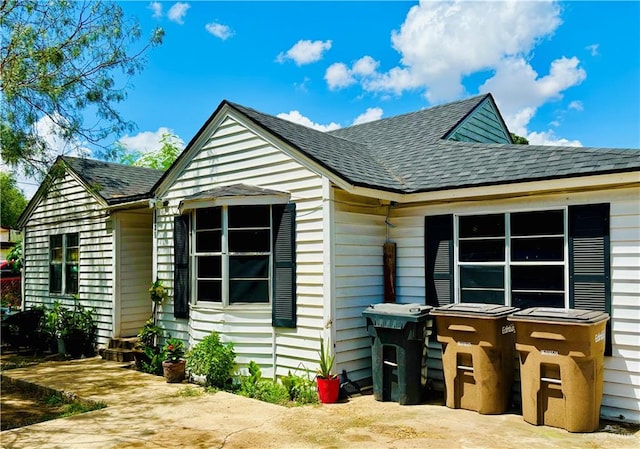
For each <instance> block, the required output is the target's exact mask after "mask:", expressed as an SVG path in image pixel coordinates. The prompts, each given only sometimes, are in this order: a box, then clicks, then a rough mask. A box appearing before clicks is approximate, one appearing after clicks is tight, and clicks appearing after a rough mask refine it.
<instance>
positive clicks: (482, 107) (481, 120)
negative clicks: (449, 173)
mask: <svg viewBox="0 0 640 449" xmlns="http://www.w3.org/2000/svg"><path fill="white" fill-rule="evenodd" d="M444 139H445V140H457V141H461V142H483V143H506V144H510V143H513V140H512V139H511V133H510V132H509V129H508V128H507V125H506V124H505V123H504V120H503V118H502V115H501V114H500V111H499V110H498V107H497V106H496V104H495V102H494V101H493V97H492V96H491V95H487V96H486V97H485V99H484V100H483V101H482V102H481V103H480V104H478V105H477V106H476V107H475V108H474V109H473V111H472V112H471V113H469V114H468V115H467V117H465V118H464V119H462V120H461V121H460V122H459V123H458V125H456V126H455V127H454V128H453V129H452V130H450V131H449V132H447V134H446V135H445V136H444Z"/></svg>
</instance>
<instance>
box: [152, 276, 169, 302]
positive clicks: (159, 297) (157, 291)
mask: <svg viewBox="0 0 640 449" xmlns="http://www.w3.org/2000/svg"><path fill="white" fill-rule="evenodd" d="M149 297H150V298H151V301H153V303H154V304H156V305H157V304H160V303H161V302H162V301H163V300H164V299H165V298H166V297H167V289H166V288H165V287H164V285H163V284H162V281H161V280H160V279H156V280H155V281H154V282H153V283H152V284H151V287H149Z"/></svg>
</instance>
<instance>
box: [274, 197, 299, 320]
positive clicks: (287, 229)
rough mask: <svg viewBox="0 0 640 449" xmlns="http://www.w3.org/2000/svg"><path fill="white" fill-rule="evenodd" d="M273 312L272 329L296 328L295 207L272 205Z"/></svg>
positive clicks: (291, 204) (292, 204) (290, 204)
mask: <svg viewBox="0 0 640 449" xmlns="http://www.w3.org/2000/svg"><path fill="white" fill-rule="evenodd" d="M272 210H273V246H274V248H273V280H274V282H273V310H272V317H271V322H272V325H273V326H274V327H291V328H294V327H296V253H295V251H296V229H295V228H296V205H295V203H289V204H287V205H274V206H273V207H272Z"/></svg>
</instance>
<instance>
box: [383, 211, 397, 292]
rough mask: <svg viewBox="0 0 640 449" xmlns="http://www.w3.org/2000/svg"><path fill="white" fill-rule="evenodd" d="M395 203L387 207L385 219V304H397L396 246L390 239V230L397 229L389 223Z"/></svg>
mask: <svg viewBox="0 0 640 449" xmlns="http://www.w3.org/2000/svg"><path fill="white" fill-rule="evenodd" d="M396 205H397V203H396V202H395V201H392V202H390V203H389V204H388V205H387V215H386V217H385V219H384V224H385V232H386V234H385V242H384V245H383V246H382V257H383V261H382V267H383V268H382V269H383V277H384V302H390V303H394V302H396V244H395V242H392V241H391V240H390V239H389V228H395V225H393V224H391V223H390V222H389V213H390V212H391V208H392V207H395V206H396Z"/></svg>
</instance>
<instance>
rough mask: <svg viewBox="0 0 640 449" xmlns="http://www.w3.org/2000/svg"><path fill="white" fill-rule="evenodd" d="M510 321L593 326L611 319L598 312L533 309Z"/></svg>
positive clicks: (521, 312) (519, 313) (523, 311)
mask: <svg viewBox="0 0 640 449" xmlns="http://www.w3.org/2000/svg"><path fill="white" fill-rule="evenodd" d="M510 319H512V320H514V321H517V320H527V321H558V322H565V323H581V324H591V323H598V322H600V321H603V320H608V319H609V314H608V313H605V312H599V311H597V310H579V309H561V308H555V307H532V308H530V309H525V310H521V311H519V312H516V313H514V314H513V315H511V317H510Z"/></svg>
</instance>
